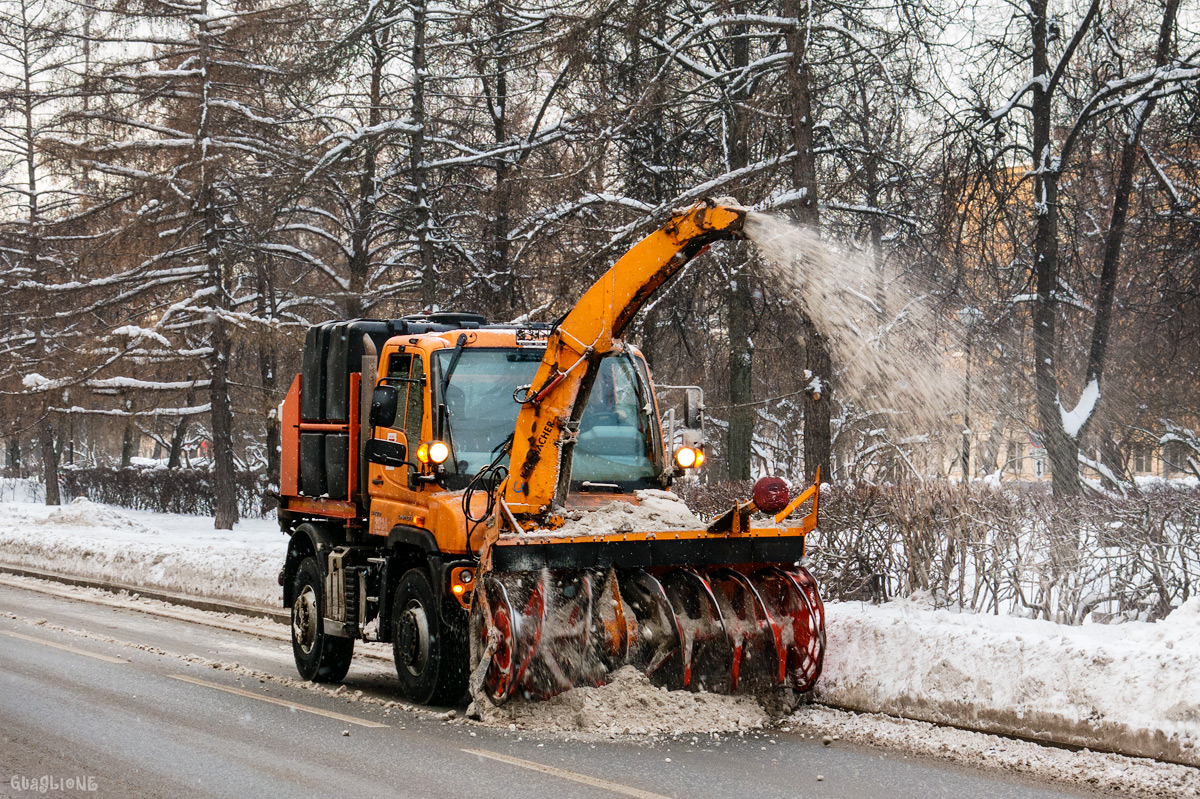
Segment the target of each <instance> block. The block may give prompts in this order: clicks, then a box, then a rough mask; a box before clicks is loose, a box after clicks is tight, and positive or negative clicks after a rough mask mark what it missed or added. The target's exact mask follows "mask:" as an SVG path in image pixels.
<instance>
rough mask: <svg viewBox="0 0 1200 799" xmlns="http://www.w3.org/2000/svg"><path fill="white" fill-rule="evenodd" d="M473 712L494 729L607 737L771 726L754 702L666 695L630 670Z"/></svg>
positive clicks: (739, 698) (477, 706)
mask: <svg viewBox="0 0 1200 799" xmlns="http://www.w3.org/2000/svg"><path fill="white" fill-rule="evenodd" d="M473 713H477V714H478V715H479V717H480V720H481V721H482V722H483V723H484V724H487V725H489V726H494V727H509V726H511V725H515V727H516V728H517V729H522V730H534V731H545V732H583V733H594V734H600V735H608V736H614V735H630V734H632V735H655V734H660V735H670V734H675V733H681V734H682V733H714V732H738V731H742V730H755V729H759V728H761V727H763V726H765V725H767V724H768V723H769V722H770V719H769V718H768V716H767V714H766V712H765V711H764V710H763V709H762V707H761V706H760V705H759V704H758V702H757V701H756V700H755V699H754V698H753V697H750V696H723V695H720V694H709V693H692V692H691V691H668V690H667V689H666V688H658V687H655V686H654V685H652V684H651V683H650V679H649V678H648V677H647V676H646V675H644V674H642V672H640V671H639V670H637V669H636V668H634V667H633V666H625V667H623V668H621V669H619V670H618V671H616V672H615V673H613V674H612V675H611V677H610V681H609V682H608V683H607V684H605V685H602V686H599V687H598V688H592V687H580V688H573V689H571V690H570V691H567V692H566V693H562V694H559V695H558V696H555V697H552V698H551V699H547V700H543V701H524V700H521V699H514V700H511V701H509V702H506V703H505V704H503V705H501V706H500V707H496V706H495V705H493V704H492V703H491V702H488V701H487V700H486V699H485V700H483V701H481V702H477V703H476V704H475V705H474V707H473V709H471V710H469V711H468V715H470V714H473Z"/></svg>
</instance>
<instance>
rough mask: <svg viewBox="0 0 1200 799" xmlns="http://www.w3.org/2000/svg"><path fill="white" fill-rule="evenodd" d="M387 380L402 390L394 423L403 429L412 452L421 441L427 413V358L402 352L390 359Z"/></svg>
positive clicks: (398, 389)
mask: <svg viewBox="0 0 1200 799" xmlns="http://www.w3.org/2000/svg"><path fill="white" fill-rule="evenodd" d="M387 376H388V381H389V382H390V383H392V385H394V386H396V389H397V391H399V393H400V402H399V403H397V405H398V406H399V407H398V409H397V411H396V424H395V426H396V427H398V428H401V429H402V430H404V435H405V437H406V438H407V439H408V446H409V451H410V452H415V451H416V447H417V444H418V443H419V442H420V440H421V420H422V417H423V416H424V413H425V386H424V381H423V378H424V376H425V364H424V359H422V358H421V356H420V355H419V354H416V353H407V352H401V353H397V354H395V355H392V356H391V357H390V358H388V372H387Z"/></svg>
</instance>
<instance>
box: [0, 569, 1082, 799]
mask: <svg viewBox="0 0 1200 799" xmlns="http://www.w3.org/2000/svg"><path fill="white" fill-rule="evenodd" d="M80 631H84V632H86V634H81V633H80ZM206 660H207V661H221V662H224V663H232V662H236V663H237V664H238V669H237V670H226V669H216V668H212V667H211V665H209V664H208V663H206V662H205V661H206ZM254 672H262V673H263V676H262V677H260V676H258V675H257V674H255V673H254ZM267 675H272V676H267ZM294 676H295V671H294V667H293V664H292V660H291V650H290V648H289V645H288V644H287V643H286V642H284V641H280V640H276V639H275V638H272V637H267V636H262V635H253V634H247V633H245V632H235V631H227V630H221V629H215V628H213V627H210V626H206V625H201V624H195V623H191V622H187V621H181V620H177V619H173V618H163V617H159V616H155V615H149V614H146V613H142V612H139V611H136V610H132V609H128V608H115V607H106V606H101V605H96V604H92V603H90V602H82V601H79V600H75V599H64V598H61V597H56V596H49V595H46V594H42V593H38V592H34V591H29V590H24V589H19V588H13V587H10V586H6V585H0V796H4V797H28V796H98V797H122V798H123V799H124V798H126V797H128V798H131V799H132V798H133V797H171V798H172V799H176V798H178V797H237V799H243V797H252V798H254V799H268V797H289V799H290V798H292V797H338V798H339V799H345V798H346V797H383V796H395V797H458V796H461V797H469V798H470V799H485V798H487V799H490V798H492V797H495V799H542V798H543V797H546V798H547V799H548V798H549V797H562V796H570V797H578V798H579V799H592V797H595V798H596V799H612V797H619V796H627V797H640V799H657V798H658V797H694V798H695V799H705V798H706V797H714V798H715V797H754V798H755V799H758V798H759V797H761V798H762V799H769V798H771V797H787V799H796V798H797V797H806V798H808V797H811V798H812V799H834V798H835V797H854V799H869V798H871V797H878V798H879V799H906V798H907V797H913V798H914V799H934V798H935V797H953V798H954V799H961V798H964V797H997V798H998V799H999V798H1001V797H1004V798H1008V797H1012V799H1017V798H1018V797H1019V798H1020V799H1043V798H1045V797H1063V796H1083V795H1085V794H1072V793H1064V792H1063V791H1061V790H1058V789H1054V788H1047V787H1042V786H1038V785H1031V784H1029V783H1027V782H1021V781H1017V780H1010V779H1006V778H1005V776H1004V775H997V774H996V773H994V772H970V771H966V770H963V769H959V768H956V767H953V766H949V765H946V764H943V763H939V762H931V761H924V760H919V759H914V758H908V757H905V756H904V755H902V754H898V753H895V754H893V753H888V752H884V751H882V750H879V749H874V748H865V747H858V746H853V745H849V744H844V743H841V742H835V743H834V744H833V745H832V746H828V747H826V746H823V745H822V744H821V742H819V741H814V740H812V739H804V738H800V737H799V736H798V735H796V734H788V733H782V732H779V731H772V732H771V733H770V734H769V735H763V736H761V737H759V736H747V737H745V738H738V737H732V738H730V737H724V738H723V739H722V740H721V744H720V746H717V745H715V743H714V742H712V741H704V740H701V742H700V743H697V744H694V745H693V744H691V743H690V740H691V739H690V738H688V739H686V740H679V741H658V742H655V743H653V744H651V743H647V742H645V741H615V742H614V741H585V740H563V739H562V738H561V737H556V736H552V735H549V734H541V735H539V734H531V733H528V732H510V731H508V730H494V729H489V728H484V727H480V726H478V725H473V724H472V725H467V724H462V723H447V722H446V721H445V720H444V719H443V718H441V717H440V715H438V714H436V713H433V712H429V711H409V710H404V709H402V708H384V707H381V706H379V705H377V704H367V703H364V702H355V701H348V700H347V699H346V698H343V697H333V696H329V695H327V694H325V693H322V692H314V691H309V690H305V689H304V688H303V687H300V686H298V685H296V684H294V683H291V681H290V680H289V679H285V678H293V677H294ZM346 684H347V689H348V692H350V693H353V691H355V690H361V691H363V692H364V693H366V694H368V695H372V696H381V697H385V698H392V699H397V700H398V699H399V696H398V695H396V694H395V690H394V686H395V682H394V676H393V672H392V671H391V667H390V664H389V663H387V662H385V661H383V660H379V659H371V658H356V661H355V665H354V666H353V667H352V669H351V672H350V676H349V677H348V678H347V681H346ZM347 732H348V733H349V734H348V735H347V734H345V733H347ZM771 741H774V743H771ZM817 775H823V776H824V780H822V781H818V780H817ZM72 781H73V782H72ZM43 788H45V789H46V790H44V791H43V790H42V789H43ZM1086 795H1092V794H1086Z"/></svg>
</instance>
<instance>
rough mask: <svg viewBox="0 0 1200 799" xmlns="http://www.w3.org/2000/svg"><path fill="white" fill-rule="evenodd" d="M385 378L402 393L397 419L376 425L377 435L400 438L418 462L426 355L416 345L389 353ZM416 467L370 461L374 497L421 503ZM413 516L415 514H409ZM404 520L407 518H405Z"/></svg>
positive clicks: (410, 460)
mask: <svg viewBox="0 0 1200 799" xmlns="http://www.w3.org/2000/svg"><path fill="white" fill-rule="evenodd" d="M386 367H387V370H386V372H385V375H384V381H385V382H386V383H387V384H388V385H391V386H395V388H396V392H397V393H398V394H399V397H398V398H397V402H396V418H395V421H394V422H393V424H392V426H391V427H376V428H375V430H374V434H375V438H380V439H383V440H385V441H396V442H399V443H401V444H404V445H405V447H406V448H407V450H408V455H407V460H408V461H409V462H410V463H415V462H416V457H417V447H418V446H420V444H421V433H422V430H423V427H424V420H425V407H426V395H427V394H428V381H427V380H426V378H425V357H424V355H423V353H422V352H421V350H420V349H418V348H416V347H411V348H406V349H404V350H402V351H400V352H394V353H392V354H390V355H389V356H388V360H387V364H386ZM411 473H412V466H383V465H381V464H378V463H372V464H370V473H369V474H370V482H371V491H370V493H371V496H372V497H374V498H378V499H385V500H389V499H390V500H396V501H398V502H400V503H403V504H406V505H421V507H422V510H421V511H420V512H421V513H422V514H423V503H421V499H420V498H421V492H420V485H419V484H418V485H417V486H416V488H412V487H410V485H411V483H410V479H411ZM407 515H409V516H412V515H413V514H411V513H409V514H407ZM400 521H405V520H404V519H401V520H400Z"/></svg>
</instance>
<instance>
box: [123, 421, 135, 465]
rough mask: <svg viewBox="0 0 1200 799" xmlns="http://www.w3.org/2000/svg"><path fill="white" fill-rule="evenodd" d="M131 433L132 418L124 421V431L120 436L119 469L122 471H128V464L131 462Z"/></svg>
mask: <svg viewBox="0 0 1200 799" xmlns="http://www.w3.org/2000/svg"><path fill="white" fill-rule="evenodd" d="M133 431H134V424H133V419H132V418H129V419H126V420H125V430H124V431H123V432H122V434H121V468H122V469H128V468H129V465H130V463H131V462H132V461H133V446H134V440H133Z"/></svg>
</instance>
